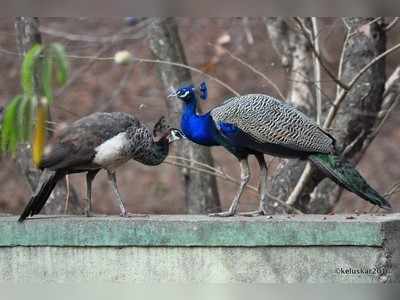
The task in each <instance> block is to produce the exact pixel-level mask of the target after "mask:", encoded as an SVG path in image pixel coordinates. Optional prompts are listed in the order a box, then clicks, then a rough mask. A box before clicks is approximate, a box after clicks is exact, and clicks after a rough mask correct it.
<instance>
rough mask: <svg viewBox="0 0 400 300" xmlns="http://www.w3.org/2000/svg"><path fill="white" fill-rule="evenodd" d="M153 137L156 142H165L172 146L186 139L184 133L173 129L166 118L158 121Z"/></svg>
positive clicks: (162, 117)
mask: <svg viewBox="0 0 400 300" xmlns="http://www.w3.org/2000/svg"><path fill="white" fill-rule="evenodd" d="M153 137H154V139H155V141H164V142H167V143H168V144H171V143H173V142H175V141H178V140H180V139H183V138H185V135H184V134H183V132H182V131H181V130H179V129H176V128H171V126H170V125H169V124H168V122H167V119H166V118H165V117H164V116H161V118H160V119H159V120H158V121H157V123H156V124H155V125H154V127H153Z"/></svg>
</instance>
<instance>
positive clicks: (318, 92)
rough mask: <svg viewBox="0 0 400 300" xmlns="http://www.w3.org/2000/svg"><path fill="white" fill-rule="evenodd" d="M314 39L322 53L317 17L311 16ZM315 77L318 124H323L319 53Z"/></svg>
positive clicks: (316, 46) (317, 51)
mask: <svg viewBox="0 0 400 300" xmlns="http://www.w3.org/2000/svg"><path fill="white" fill-rule="evenodd" d="M311 22H312V29H313V30H312V39H313V41H314V48H315V53H318V55H320V53H321V52H320V47H319V46H320V45H319V32H318V21H317V18H316V17H312V18H311ZM314 78H315V102H316V103H317V124H318V125H321V115H322V94H321V63H320V60H319V59H318V57H317V55H315V54H314Z"/></svg>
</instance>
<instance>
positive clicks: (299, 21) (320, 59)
mask: <svg viewBox="0 0 400 300" xmlns="http://www.w3.org/2000/svg"><path fill="white" fill-rule="evenodd" d="M294 20H295V21H296V23H297V24H298V25H299V26H300V29H301V30H302V31H303V33H304V36H305V37H306V38H307V40H308V42H309V43H310V46H311V49H312V51H313V52H314V54H315V56H316V57H317V58H318V60H319V62H320V64H321V66H322V67H323V68H324V70H325V72H326V73H327V74H328V75H329V77H330V78H332V80H333V81H334V82H335V83H336V84H338V85H340V86H341V87H342V88H343V89H345V90H348V89H349V87H348V86H347V85H346V84H345V83H343V82H342V81H340V79H338V78H337V77H336V76H335V75H334V74H333V73H332V72H331V70H329V68H328V67H327V66H326V65H325V63H324V62H323V60H322V58H321V56H320V54H319V52H318V51H317V50H316V49H315V47H314V44H313V42H312V39H311V38H310V35H309V33H308V29H307V28H306V26H305V25H304V23H303V22H302V20H301V19H300V18H298V17H295V18H294Z"/></svg>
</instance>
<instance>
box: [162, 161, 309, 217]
mask: <svg viewBox="0 0 400 300" xmlns="http://www.w3.org/2000/svg"><path fill="white" fill-rule="evenodd" d="M179 159H181V158H180V157H179ZM191 162H192V163H194V164H196V162H194V161H191ZM163 163H165V164H169V165H173V166H177V167H185V168H188V169H191V170H193V171H197V172H199V173H205V174H209V175H213V176H215V177H218V178H221V179H223V180H226V181H229V182H232V183H235V184H237V185H240V181H239V180H236V179H235V178H234V177H232V176H230V175H228V174H226V173H221V171H220V170H218V169H216V168H213V167H211V166H207V169H204V168H202V167H196V166H192V165H187V164H183V163H179V162H176V161H171V160H169V159H166V160H165V161H164V162H163ZM246 188H247V189H249V190H251V191H254V192H256V193H258V189H257V188H256V187H255V186H252V185H246ZM267 195H268V197H269V198H271V199H272V200H274V201H276V202H278V203H280V204H281V205H284V206H285V207H287V208H288V209H289V210H290V211H293V212H296V213H297V214H301V215H302V214H303V213H302V212H301V211H300V210H298V209H297V208H295V207H292V206H290V205H287V204H286V203H285V201H282V200H281V199H278V198H276V197H274V196H273V195H271V194H267Z"/></svg>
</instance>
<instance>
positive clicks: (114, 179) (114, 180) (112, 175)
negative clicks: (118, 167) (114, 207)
mask: <svg viewBox="0 0 400 300" xmlns="http://www.w3.org/2000/svg"><path fill="white" fill-rule="evenodd" d="M107 173H108V179H109V180H110V181H111V183H112V190H113V193H114V196H115V198H116V199H117V200H118V205H119V208H120V210H121V213H120V216H121V217H148V216H149V215H146V214H130V213H128V211H127V210H126V208H125V205H124V202H123V201H122V197H121V194H120V193H119V191H118V186H117V177H116V176H115V173H113V172H110V171H107Z"/></svg>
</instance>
